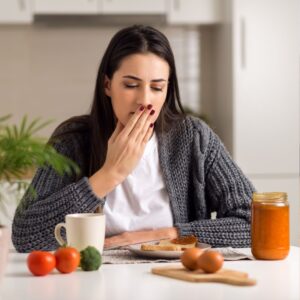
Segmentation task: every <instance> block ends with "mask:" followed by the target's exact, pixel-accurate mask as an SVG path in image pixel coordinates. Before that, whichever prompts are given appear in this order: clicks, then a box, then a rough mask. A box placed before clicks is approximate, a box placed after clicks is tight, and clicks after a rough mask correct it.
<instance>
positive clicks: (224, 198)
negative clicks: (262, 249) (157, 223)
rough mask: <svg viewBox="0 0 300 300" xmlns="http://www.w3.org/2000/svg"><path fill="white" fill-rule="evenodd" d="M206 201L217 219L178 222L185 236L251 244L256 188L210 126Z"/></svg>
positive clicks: (217, 243) (214, 243)
mask: <svg viewBox="0 0 300 300" xmlns="http://www.w3.org/2000/svg"><path fill="white" fill-rule="evenodd" d="M206 135H207V137H208V145H207V148H206V150H205V153H204V157H205V162H204V169H205V170H204V172H205V182H204V185H205V201H206V203H207V204H206V205H207V207H209V208H210V211H215V212H216V213H217V217H216V219H205V220H197V221H193V222H190V223H185V224H176V225H177V226H178V227H179V230H180V233H181V234H182V235H189V234H194V235H196V236H197V237H198V238H199V240H200V241H202V242H204V243H208V244H211V245H212V246H214V247H226V246H231V247H241V248H242V247H249V246H250V242H251V237H250V220H251V210H250V204H251V198H252V193H253V192H254V187H253V186H252V184H251V182H250V181H249V180H248V179H247V178H246V176H245V175H244V174H243V172H242V171H241V169H240V168H239V167H238V166H237V165H236V163H235V162H234V161H233V160H232V158H231V157H230V155H229V153H228V152H227V150H226V149H225V147H224V145H223V144H222V142H221V141H220V139H219V137H218V136H217V135H216V134H215V133H214V132H213V131H212V130H211V129H209V128H208V127H207V128H206Z"/></svg>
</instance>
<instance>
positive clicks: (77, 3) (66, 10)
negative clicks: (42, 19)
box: [34, 0, 100, 14]
mask: <svg viewBox="0 0 300 300" xmlns="http://www.w3.org/2000/svg"><path fill="white" fill-rule="evenodd" d="M99 6H100V1H99V0H34V13H35V14H97V13H98V12H99V9H100V8H99Z"/></svg>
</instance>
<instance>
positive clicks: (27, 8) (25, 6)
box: [0, 0, 32, 24]
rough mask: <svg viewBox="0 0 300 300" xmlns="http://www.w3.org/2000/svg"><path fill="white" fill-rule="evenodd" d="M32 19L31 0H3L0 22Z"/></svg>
mask: <svg viewBox="0 0 300 300" xmlns="http://www.w3.org/2000/svg"><path fill="white" fill-rule="evenodd" d="M31 21H32V1H31V0H1V1H0V23H4V24H9V23H30V22H31Z"/></svg>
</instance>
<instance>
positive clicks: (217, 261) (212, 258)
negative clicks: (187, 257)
mask: <svg viewBox="0 0 300 300" xmlns="http://www.w3.org/2000/svg"><path fill="white" fill-rule="evenodd" d="M223 262H224V257H223V255H222V254H221V253H219V252H217V251H213V250H208V251H205V252H204V253H203V254H202V255H201V256H199V258H198V260H197V268H198V269H202V270H203V271H204V272H206V273H215V272H217V271H218V270H220V269H221V268H222V266H223Z"/></svg>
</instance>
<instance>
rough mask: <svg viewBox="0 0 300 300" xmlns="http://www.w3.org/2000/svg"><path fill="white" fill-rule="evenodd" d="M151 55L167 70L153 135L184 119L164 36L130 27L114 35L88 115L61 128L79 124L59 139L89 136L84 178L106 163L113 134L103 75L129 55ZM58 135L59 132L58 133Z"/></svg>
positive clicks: (171, 53)
mask: <svg viewBox="0 0 300 300" xmlns="http://www.w3.org/2000/svg"><path fill="white" fill-rule="evenodd" d="M149 52H151V53H153V54H155V55H157V56H159V57H160V58H162V59H164V60H165V61H166V62H167V63H168V65H169V69H170V74H169V84H168V90H167V96H166V101H165V102H164V105H163V107H162V109H161V112H160V114H159V116H158V118H157V120H156V123H155V128H154V129H155V131H156V132H158V131H159V132H166V131H168V130H169V128H170V127H171V126H172V124H174V122H176V121H178V120H180V119H183V118H184V116H185V113H184V109H183V107H182V104H181V101H180V95H179V88H178V80H177V75H176V67H175V60H174V55H173V52H172V49H171V46H170V44H169V41H168V39H167V38H166V36H165V35H164V34H163V33H161V32H160V31H158V30H157V29H155V28H153V27H151V26H144V25H134V26H130V27H127V28H124V29H121V30H120V31H118V32H117V33H116V34H115V35H114V36H113V38H112V39H111V41H110V43H109V45H108V47H107V49H106V51H105V53H104V55H103V58H102V61H101V64H100V66H99V70H98V74H97V80H96V86H95V92H94V99H93V103H92V106H91V111H90V114H88V115H83V116H77V117H73V118H71V119H69V120H67V121H65V122H63V123H62V124H61V125H60V126H59V127H58V129H59V128H63V127H64V128H66V127H65V125H68V124H71V123H80V124H82V125H83V126H81V127H80V126H79V127H76V129H75V130H70V131H67V132H66V131H63V135H65V134H68V133H74V131H75V133H76V131H82V130H85V131H86V130H87V131H88V136H89V150H88V152H89V153H87V155H88V158H89V162H88V168H87V171H86V173H87V174H85V175H87V176H91V175H92V174H94V173H95V172H96V171H97V170H99V169H100V168H101V167H102V166H103V164H104V162H105V159H106V153H107V144H108V139H109V138H110V136H111V134H112V133H113V131H114V129H115V126H116V124H115V123H116V122H115V116H114V111H113V108H112V104H111V101H110V97H108V96H107V95H106V94H105V90H104V79H105V75H106V76H107V77H108V78H109V79H112V77H113V74H114V73H115V72H116V71H117V70H118V68H119V67H120V64H121V62H122V60H123V59H124V58H126V57H127V56H129V55H132V54H142V53H149ZM58 131H59V130H58ZM58 137H59V136H58V135H54V138H58Z"/></svg>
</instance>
